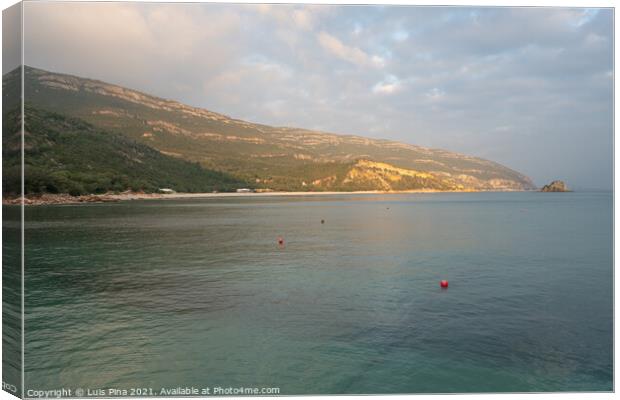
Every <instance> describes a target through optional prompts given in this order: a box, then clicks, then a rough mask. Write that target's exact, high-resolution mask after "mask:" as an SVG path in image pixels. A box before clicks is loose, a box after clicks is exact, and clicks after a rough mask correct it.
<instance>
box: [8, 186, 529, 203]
mask: <svg viewBox="0 0 620 400" xmlns="http://www.w3.org/2000/svg"><path fill="white" fill-rule="evenodd" d="M528 191H529V190H449V191H448V190H433V189H420V190H402V191H380V190H364V191H355V192H333V191H330V192H249V193H237V192H218V193H118V194H115V193H105V194H89V195H81V196H71V195H69V194H43V195H40V196H31V197H26V198H24V202H23V203H24V205H52V204H88V203H116V202H121V201H132V200H178V199H212V198H230V197H286V196H334V195H369V194H374V195H383V194H389V195H392V194H435V193H483V192H484V193H486V192H501V193H504V192H528ZM2 204H3V205H21V204H22V199H21V197H15V198H8V199H5V198H3V199H2Z"/></svg>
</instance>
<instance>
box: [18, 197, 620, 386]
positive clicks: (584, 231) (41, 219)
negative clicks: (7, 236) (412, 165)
mask: <svg viewBox="0 0 620 400" xmlns="http://www.w3.org/2000/svg"><path fill="white" fill-rule="evenodd" d="M321 219H324V220H325V223H324V224H321ZM26 223H27V228H26V234H25V235H26V291H27V293H26V306H25V307H26V315H25V325H26V336H25V341H26V350H25V371H26V379H25V380H26V389H43V388H45V389H52V388H60V387H69V388H75V387H82V388H85V389H86V388H109V387H113V388H133V387H147V388H153V389H154V390H155V391H158V390H159V388H161V387H177V386H192V385H193V386H197V387H205V386H223V387H228V386H244V387H278V388H280V393H281V394H309V393H316V394H327V393H334V394H336V393H338V394H341V393H414V392H415V393H420V392H487V391H492V392H504V391H565V390H569V391H580V390H587V391H609V390H612V388H613V387H612V368H613V364H612V363H613V351H612V346H613V337H612V322H613V314H612V312H613V303H612V300H613V279H612V275H613V255H612V224H613V218H612V194H611V193H560V194H556V193H479V194H416V195H355V196H351V195H335V196H314V197H310V196H307V197H303V196H300V197H269V198H264V197H263V198H256V197H247V198H227V199H223V198H220V199H202V200H198V199H195V200H168V201H154V200H151V201H134V202H123V203H115V204H92V205H79V206H45V207H28V208H27V209H26ZM278 236H282V237H283V238H284V239H285V245H284V246H279V245H278V244H277V237H278ZM441 279H447V280H449V282H450V287H449V288H448V289H447V290H442V289H441V288H440V287H439V281H440V280H441Z"/></svg>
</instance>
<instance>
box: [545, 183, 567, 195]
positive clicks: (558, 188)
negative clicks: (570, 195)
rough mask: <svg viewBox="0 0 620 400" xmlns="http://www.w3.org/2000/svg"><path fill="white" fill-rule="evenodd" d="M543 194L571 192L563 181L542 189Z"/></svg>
mask: <svg viewBox="0 0 620 400" xmlns="http://www.w3.org/2000/svg"><path fill="white" fill-rule="evenodd" d="M540 191H541V192H570V190H568V187H567V186H566V184H565V183H564V182H562V181H553V182H551V183H550V184H548V185H545V186H543V187H542V189H540Z"/></svg>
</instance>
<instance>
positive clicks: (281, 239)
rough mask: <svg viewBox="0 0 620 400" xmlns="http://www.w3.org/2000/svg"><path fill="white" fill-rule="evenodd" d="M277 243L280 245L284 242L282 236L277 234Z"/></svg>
mask: <svg viewBox="0 0 620 400" xmlns="http://www.w3.org/2000/svg"><path fill="white" fill-rule="evenodd" d="M278 244H279V245H280V246H282V245H283V244H284V238H283V237H282V236H278Z"/></svg>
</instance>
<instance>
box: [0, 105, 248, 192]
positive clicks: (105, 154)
mask: <svg viewBox="0 0 620 400" xmlns="http://www.w3.org/2000/svg"><path fill="white" fill-rule="evenodd" d="M25 121H26V123H25V139H24V149H25V167H24V168H25V192H26V194H36V193H70V194H72V195H80V194H88V193H105V192H107V191H125V190H129V189H131V190H134V191H140V190H142V191H147V192H152V191H156V190H157V189H159V188H173V189H174V190H177V191H182V192H206V191H213V190H220V191H226V190H233V189H235V188H237V187H242V186H246V184H245V183H243V182H241V181H239V180H238V179H234V178H232V177H230V176H228V175H226V174H224V173H221V172H216V171H209V170H206V169H204V168H203V167H201V166H200V165H199V164H198V163H192V162H188V161H184V160H179V159H176V158H174V157H170V156H166V155H163V154H161V153H160V152H159V151H157V150H155V149H153V148H151V147H149V146H146V145H144V144H142V143H138V142H136V141H134V140H132V139H130V138H127V137H125V136H123V135H120V134H117V133H110V132H105V131H102V130H101V129H98V128H95V127H93V126H92V125H90V124H88V123H86V122H84V121H81V120H79V119H76V118H68V117H65V116H62V115H60V114H57V113H52V112H47V111H44V110H41V109H37V108H35V107H32V106H30V105H27V106H26V108H25ZM3 123H4V126H3V143H2V145H3V154H2V157H3V168H4V171H5V172H4V174H3V180H4V181H3V184H4V188H5V193H7V194H11V193H12V194H15V193H18V192H19V184H20V175H19V174H20V167H19V163H20V151H21V150H20V140H21V138H20V134H19V112H18V110H17V109H15V110H14V111H12V112H8V113H6V114H5V115H4V119H3Z"/></svg>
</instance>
